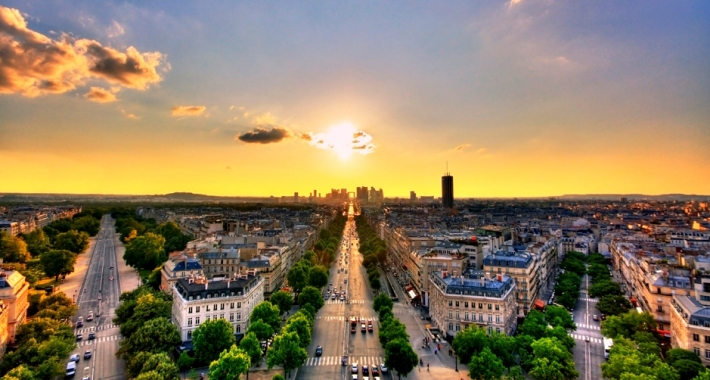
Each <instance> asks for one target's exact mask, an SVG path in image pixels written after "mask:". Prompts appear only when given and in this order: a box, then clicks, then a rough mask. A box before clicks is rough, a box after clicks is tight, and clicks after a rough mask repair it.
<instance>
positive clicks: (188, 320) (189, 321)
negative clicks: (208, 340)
mask: <svg viewBox="0 0 710 380" xmlns="http://www.w3.org/2000/svg"><path fill="white" fill-rule="evenodd" d="M187 325H188V326H192V318H188V319H187Z"/></svg>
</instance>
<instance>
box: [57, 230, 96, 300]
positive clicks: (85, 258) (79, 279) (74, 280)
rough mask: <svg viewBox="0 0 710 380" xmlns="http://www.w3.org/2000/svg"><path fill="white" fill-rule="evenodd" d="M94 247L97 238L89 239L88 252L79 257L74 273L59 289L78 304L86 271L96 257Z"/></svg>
mask: <svg viewBox="0 0 710 380" xmlns="http://www.w3.org/2000/svg"><path fill="white" fill-rule="evenodd" d="M94 247H96V237H95V236H94V237H92V238H90V239H89V248H87V249H86V252H84V253H82V254H80V255H77V257H76V264H75V265H74V271H73V272H72V273H69V274H68V275H67V277H66V278H65V279H64V281H62V282H61V284H60V285H59V286H58V287H57V290H58V291H61V292H62V293H64V295H66V296H67V298H69V299H71V300H73V301H74V302H78V300H77V297H78V296H79V294H80V292H81V286H82V284H83V283H84V277H86V271H87V270H88V269H89V262H91V257H92V256H93V255H94Z"/></svg>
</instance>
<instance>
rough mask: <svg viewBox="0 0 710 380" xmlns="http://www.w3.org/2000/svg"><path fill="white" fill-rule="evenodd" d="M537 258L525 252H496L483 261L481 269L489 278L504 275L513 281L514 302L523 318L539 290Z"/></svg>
mask: <svg viewBox="0 0 710 380" xmlns="http://www.w3.org/2000/svg"><path fill="white" fill-rule="evenodd" d="M538 262H539V260H538V256H535V255H531V254H530V253H527V252H508V251H497V252H496V253H494V254H491V255H489V256H487V257H486V258H484V259H483V268H484V270H485V271H486V273H488V274H489V275H490V276H496V275H498V274H504V275H506V276H510V277H512V278H513V280H514V281H515V285H516V287H515V293H516V294H515V300H516V302H517V303H518V306H519V309H518V313H517V314H518V315H519V316H521V317H523V316H525V315H527V314H528V312H529V311H530V310H532V305H533V302H535V299H537V297H538V294H539V293H540V289H541V286H540V285H541V281H540V270H538Z"/></svg>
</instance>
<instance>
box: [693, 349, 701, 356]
mask: <svg viewBox="0 0 710 380" xmlns="http://www.w3.org/2000/svg"><path fill="white" fill-rule="evenodd" d="M693 352H695V355H698V356H700V349H699V348H697V347H693Z"/></svg>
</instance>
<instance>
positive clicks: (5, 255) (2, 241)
mask: <svg viewBox="0 0 710 380" xmlns="http://www.w3.org/2000/svg"><path fill="white" fill-rule="evenodd" d="M30 258H31V256H30V253H29V252H27V244H26V243H25V241H24V240H22V239H20V238H17V237H15V236H12V235H10V234H9V233H7V232H5V231H0V259H3V260H4V261H5V262H8V263H24V262H27V260H29V259H30Z"/></svg>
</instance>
